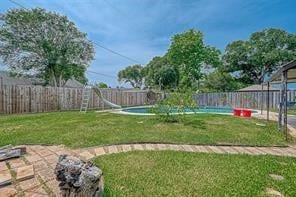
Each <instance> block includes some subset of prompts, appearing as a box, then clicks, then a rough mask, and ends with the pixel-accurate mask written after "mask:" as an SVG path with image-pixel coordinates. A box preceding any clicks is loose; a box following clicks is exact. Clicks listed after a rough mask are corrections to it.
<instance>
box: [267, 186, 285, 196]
mask: <svg viewBox="0 0 296 197" xmlns="http://www.w3.org/2000/svg"><path fill="white" fill-rule="evenodd" d="M266 194H267V195H268V196H273V197H275V196H277V197H283V196H284V195H283V194H282V193H281V192H279V191H276V190H274V189H272V188H266Z"/></svg>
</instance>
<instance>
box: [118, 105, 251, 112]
mask: <svg viewBox="0 0 296 197" xmlns="http://www.w3.org/2000/svg"><path fill="white" fill-rule="evenodd" d="M232 110H233V108H232V107H209V106H207V107H199V108H197V109H192V108H188V109H186V112H197V113H198V112H203V113H227V114H230V113H232ZM122 111H123V112H127V113H134V114H152V113H153V112H152V110H151V107H132V108H126V109H123V110H122ZM174 112H177V110H173V113H174ZM255 112H256V111H253V112H252V113H255Z"/></svg>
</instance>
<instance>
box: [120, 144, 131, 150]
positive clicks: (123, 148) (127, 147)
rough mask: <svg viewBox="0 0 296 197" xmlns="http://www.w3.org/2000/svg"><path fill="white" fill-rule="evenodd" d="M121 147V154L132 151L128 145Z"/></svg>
mask: <svg viewBox="0 0 296 197" xmlns="http://www.w3.org/2000/svg"><path fill="white" fill-rule="evenodd" d="M121 147H122V151H123V152H128V151H131V150H132V147H131V145H129V144H123V145H121Z"/></svg>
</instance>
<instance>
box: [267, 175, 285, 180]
mask: <svg viewBox="0 0 296 197" xmlns="http://www.w3.org/2000/svg"><path fill="white" fill-rule="evenodd" d="M269 176H270V177H271V178H272V179H273V180H276V181H282V180H284V179H285V178H284V177H283V176H281V175H277V174H270V175H269Z"/></svg>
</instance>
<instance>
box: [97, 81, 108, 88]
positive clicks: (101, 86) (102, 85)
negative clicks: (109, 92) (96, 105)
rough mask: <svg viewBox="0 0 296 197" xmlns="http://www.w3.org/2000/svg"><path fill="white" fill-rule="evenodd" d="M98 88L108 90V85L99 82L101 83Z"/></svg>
mask: <svg viewBox="0 0 296 197" xmlns="http://www.w3.org/2000/svg"><path fill="white" fill-rule="evenodd" d="M97 86H98V87H99V88H108V85H107V84H105V83H104V82H99V83H97Z"/></svg>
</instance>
